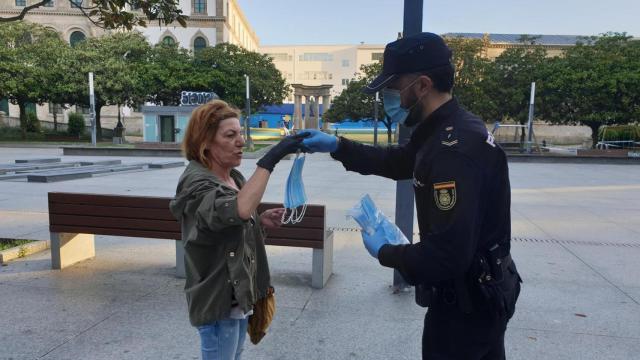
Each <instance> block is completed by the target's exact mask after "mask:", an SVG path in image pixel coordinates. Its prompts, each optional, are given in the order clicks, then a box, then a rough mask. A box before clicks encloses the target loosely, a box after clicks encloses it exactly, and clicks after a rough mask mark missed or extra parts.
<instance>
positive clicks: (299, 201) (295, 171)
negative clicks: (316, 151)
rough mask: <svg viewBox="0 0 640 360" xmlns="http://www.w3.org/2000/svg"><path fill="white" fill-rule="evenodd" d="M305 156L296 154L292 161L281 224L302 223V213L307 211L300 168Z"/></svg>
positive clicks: (302, 165)
mask: <svg viewBox="0 0 640 360" xmlns="http://www.w3.org/2000/svg"><path fill="white" fill-rule="evenodd" d="M305 158H306V156H304V155H302V156H301V155H300V153H299V152H298V153H297V154H296V158H295V160H294V161H293V166H292V167H291V172H289V177H288V178H287V187H286V188H285V192H284V208H285V212H284V214H282V223H283V224H289V223H291V224H297V223H299V222H300V221H302V218H303V217H304V213H305V211H306V210H307V194H306V193H305V192H304V183H303V182H302V168H303V167H304V160H305Z"/></svg>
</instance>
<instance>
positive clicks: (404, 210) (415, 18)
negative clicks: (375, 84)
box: [393, 0, 423, 291]
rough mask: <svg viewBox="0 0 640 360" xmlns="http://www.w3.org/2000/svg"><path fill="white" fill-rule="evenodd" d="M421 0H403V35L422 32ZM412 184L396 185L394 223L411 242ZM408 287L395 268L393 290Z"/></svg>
mask: <svg viewBox="0 0 640 360" xmlns="http://www.w3.org/2000/svg"><path fill="white" fill-rule="evenodd" d="M422 9H423V0H404V23H403V28H402V34H403V36H409V35H414V34H418V33H420V32H422V11H423V10H422ZM398 126H400V134H399V136H398V144H406V143H408V142H409V138H410V137H411V129H409V128H408V127H405V126H403V125H400V124H398ZM413 208H414V206H413V185H412V181H411V180H401V181H398V182H397V185H396V225H398V227H399V228H400V230H401V231H402V233H404V235H405V236H406V237H407V239H409V241H411V242H413ZM407 287H409V284H408V283H407V282H406V280H405V279H404V278H403V277H402V275H400V273H399V272H398V271H397V270H394V272H393V288H394V290H396V291H398V290H402V289H404V288H407Z"/></svg>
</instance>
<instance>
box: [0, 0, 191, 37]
mask: <svg viewBox="0 0 640 360" xmlns="http://www.w3.org/2000/svg"><path fill="white" fill-rule="evenodd" d="M35 1H36V2H35V3H32V4H30V5H28V6H25V7H24V8H22V10H21V11H20V13H19V14H18V15H14V16H6V17H0V23H8V22H15V21H20V20H23V19H24V17H25V16H26V15H27V13H28V12H29V11H31V10H33V9H37V8H39V7H41V6H43V5H45V4H46V3H48V2H49V1H51V0H35ZM68 1H69V3H70V4H71V6H72V7H73V8H76V9H79V10H80V11H81V12H82V14H83V15H84V16H85V17H87V18H88V19H89V20H90V21H91V22H92V23H93V24H94V25H96V26H98V27H101V28H104V29H127V30H131V29H133V27H134V26H143V27H144V26H146V25H147V21H148V20H151V21H158V24H159V25H169V24H171V23H173V22H174V21H176V22H178V23H179V24H180V25H182V26H183V27H186V26H187V22H186V20H187V17H186V16H185V15H182V10H180V8H179V5H180V4H179V1H178V0H91V1H87V3H88V4H90V6H85V4H84V3H83V0H68ZM131 9H136V10H139V11H136V10H131Z"/></svg>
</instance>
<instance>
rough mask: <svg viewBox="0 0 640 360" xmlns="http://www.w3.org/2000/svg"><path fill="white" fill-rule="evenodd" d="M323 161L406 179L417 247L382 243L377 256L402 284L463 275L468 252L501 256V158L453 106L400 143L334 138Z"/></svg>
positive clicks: (504, 186) (504, 180)
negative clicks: (495, 251) (335, 144)
mask: <svg viewBox="0 0 640 360" xmlns="http://www.w3.org/2000/svg"><path fill="white" fill-rule="evenodd" d="M331 155H332V156H333V157H334V158H335V159H336V160H339V161H341V162H342V164H343V165H344V167H345V168H346V169H347V170H350V171H356V172H359V173H361V174H364V175H368V174H372V175H379V176H384V177H387V178H391V179H394V180H403V179H412V180H413V185H414V190H415V199H416V200H415V201H416V208H417V216H418V225H419V229H420V242H418V243H415V244H410V245H399V246H394V245H385V246H383V247H382V248H381V249H380V253H379V256H378V258H379V261H380V264H382V265H384V266H388V267H393V268H396V269H398V270H399V271H400V273H401V274H402V275H403V277H404V278H405V279H406V280H407V282H409V283H410V284H412V285H430V286H431V285H432V286H437V285H439V284H442V283H443V282H446V281H449V280H453V279H456V278H460V277H463V276H465V275H466V274H467V272H468V270H469V268H470V266H471V264H472V260H473V258H474V256H475V254H476V253H477V252H478V251H483V252H484V251H486V250H488V249H489V248H490V247H492V246H493V245H495V244H499V245H500V247H501V248H502V251H503V252H506V253H508V252H509V250H510V249H509V247H510V243H509V242H510V238H511V219H510V202H511V196H510V194H511V190H510V185H509V172H508V167H507V159H506V156H505V153H504V151H503V150H502V149H501V148H500V147H499V146H497V145H496V144H495V143H494V139H493V136H492V135H491V133H490V132H488V131H487V128H486V127H485V125H484V123H483V122H482V120H480V119H479V118H478V117H477V116H475V115H473V114H471V113H470V112H468V111H466V110H465V109H463V108H462V107H460V106H459V105H458V102H457V100H455V99H452V100H450V101H449V102H447V103H445V104H443V105H442V106H441V107H439V108H438V109H437V110H436V111H434V112H433V113H432V114H430V115H429V116H428V117H427V118H426V119H424V120H423V121H422V122H421V123H420V124H419V125H418V126H417V127H416V128H415V130H414V132H413V133H412V135H411V139H410V140H409V142H408V143H407V144H405V145H398V146H391V147H387V148H384V147H373V146H368V145H363V144H360V143H357V142H354V141H350V140H347V139H344V138H341V139H340V145H339V148H338V150H337V151H336V152H334V153H332V154H331Z"/></svg>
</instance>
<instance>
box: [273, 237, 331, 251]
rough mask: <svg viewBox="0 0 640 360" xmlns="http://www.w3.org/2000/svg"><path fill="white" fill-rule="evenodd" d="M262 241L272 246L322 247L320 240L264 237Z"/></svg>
mask: <svg viewBox="0 0 640 360" xmlns="http://www.w3.org/2000/svg"><path fill="white" fill-rule="evenodd" d="M264 243H265V244H266V245H272V246H292V247H301V248H311V249H322V248H323V247H324V243H323V242H322V241H310V240H294V239H279V238H272V237H268V238H266V239H265V241H264Z"/></svg>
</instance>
